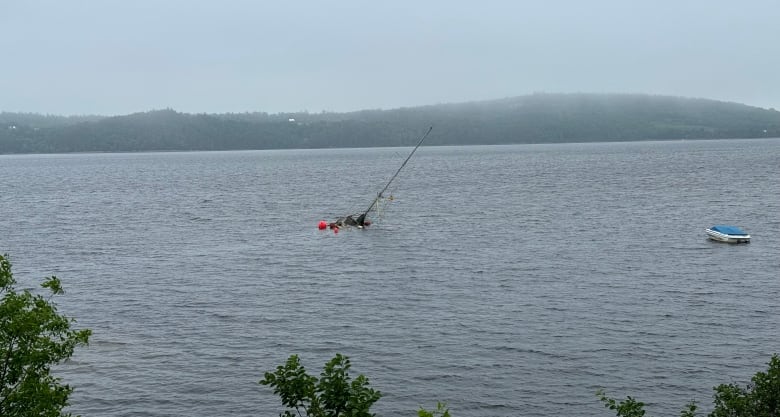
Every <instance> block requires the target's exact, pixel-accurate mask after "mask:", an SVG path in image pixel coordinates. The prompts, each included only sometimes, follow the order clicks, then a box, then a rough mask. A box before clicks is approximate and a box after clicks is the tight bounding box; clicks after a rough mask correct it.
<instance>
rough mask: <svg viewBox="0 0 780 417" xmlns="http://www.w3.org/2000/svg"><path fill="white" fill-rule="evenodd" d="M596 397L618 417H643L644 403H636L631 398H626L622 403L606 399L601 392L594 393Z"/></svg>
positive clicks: (604, 394)
mask: <svg viewBox="0 0 780 417" xmlns="http://www.w3.org/2000/svg"><path fill="white" fill-rule="evenodd" d="M596 395H597V396H598V397H599V399H600V400H601V402H603V403H604V407H607V408H609V409H610V410H613V411H615V412H616V414H617V416H619V417H642V416H644V415H645V403H643V402H641V401H637V400H635V399H634V398H632V397H631V396H628V397H626V399H625V400H623V401H617V400H615V399H614V398H609V397H607V395H606V393H604V391H602V390H599V391H598V392H596Z"/></svg>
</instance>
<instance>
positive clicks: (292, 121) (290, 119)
mask: <svg viewBox="0 0 780 417" xmlns="http://www.w3.org/2000/svg"><path fill="white" fill-rule="evenodd" d="M287 121H288V122H290V123H295V119H293V118H289V119H287Z"/></svg>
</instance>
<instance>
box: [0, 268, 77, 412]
mask: <svg viewBox="0 0 780 417" xmlns="http://www.w3.org/2000/svg"><path fill="white" fill-rule="evenodd" d="M15 284H16V281H15V280H14V278H13V274H12V273H11V263H10V262H9V261H8V257H7V255H6V256H0V295H1V296H2V302H0V416H2V417H33V416H35V417H59V416H68V415H70V414H65V413H63V412H62V409H63V408H64V407H65V406H67V405H68V396H69V395H70V393H71V392H72V391H73V388H71V387H70V386H68V385H63V384H62V383H61V381H60V379H59V378H55V377H54V376H52V375H51V373H50V372H51V366H52V365H55V364H58V363H61V362H62V361H64V360H66V359H68V358H70V357H71V356H72V355H73V351H74V349H75V348H76V346H78V345H85V344H87V342H88V340H89V336H90V334H91V332H90V331H89V330H86V329H85V330H72V329H71V324H72V323H73V320H72V319H70V318H68V317H66V316H63V315H61V314H59V313H58V312H57V309H56V307H55V306H54V304H52V303H51V299H50V298H48V299H47V298H44V297H43V296H41V295H34V294H32V293H31V292H30V291H28V290H25V291H17V290H16V289H15V288H14V285H15ZM42 287H44V288H47V289H49V290H50V291H51V294H52V296H54V295H57V294H62V293H63V290H62V284H61V283H60V280H59V279H57V278H56V277H53V276H52V277H49V278H47V279H46V281H45V282H44V283H43V284H42Z"/></svg>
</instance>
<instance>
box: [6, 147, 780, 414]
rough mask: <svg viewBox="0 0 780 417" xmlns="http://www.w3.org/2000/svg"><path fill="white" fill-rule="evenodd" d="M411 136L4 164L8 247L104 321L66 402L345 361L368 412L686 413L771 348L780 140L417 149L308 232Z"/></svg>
mask: <svg viewBox="0 0 780 417" xmlns="http://www.w3.org/2000/svg"><path fill="white" fill-rule="evenodd" d="M409 150H410V149H409V148H401V149H388V148H384V149H346V150H344V149H342V150H296V151H247V152H191V153H137V154H73V155H5V156H0V178H2V181H1V182H0V196H1V197H0V252H4V253H8V254H10V256H11V259H12V262H13V264H14V272H15V276H16V278H17V280H18V281H20V286H21V287H32V286H36V285H37V283H38V282H39V281H40V280H41V279H42V278H43V277H45V276H48V275H57V276H58V277H60V278H61V279H62V280H63V283H64V286H65V289H66V292H67V293H66V295H65V296H63V297H58V298H57V299H56V301H57V303H58V305H59V307H60V310H61V311H62V312H64V313H66V314H68V315H69V316H72V317H75V318H76V319H77V321H78V326H80V327H87V328H90V329H92V330H93V332H94V335H93V337H92V341H91V343H90V345H89V347H86V348H80V349H78V351H77V354H76V355H75V356H74V358H73V360H72V361H71V362H70V363H69V364H67V365H64V366H62V367H61V368H60V369H59V375H61V376H62V377H63V378H64V379H65V381H66V382H68V383H70V384H71V385H73V386H74V387H76V391H75V393H74V394H73V396H72V397H71V399H72V401H71V402H72V407H71V408H70V411H71V412H73V413H74V414H76V413H78V414H82V415H84V416H85V417H86V416H101V417H119V416H204V417H205V416H260V415H265V416H275V415H278V414H279V412H280V411H281V410H282V408H281V406H280V403H279V401H278V399H277V398H276V397H275V396H274V395H273V394H272V392H271V389H269V388H268V387H263V386H260V385H258V383H257V382H258V381H259V380H260V379H261V378H262V376H263V372H265V371H268V370H273V369H274V368H275V367H276V366H277V365H280V364H282V363H283V362H284V361H285V360H286V358H287V357H288V356H289V355H291V354H299V355H300V356H301V358H302V361H303V363H304V365H306V367H307V369H309V370H310V371H311V372H312V373H313V374H318V373H319V372H320V370H321V369H322V365H323V364H324V363H325V362H326V361H327V360H328V359H330V358H331V357H333V355H335V354H336V353H342V354H345V355H347V356H349V357H350V358H351V360H352V363H353V374H355V375H356V374H358V373H363V374H365V375H367V376H368V377H369V379H370V381H371V385H372V386H373V387H375V388H377V389H379V390H381V391H382V392H383V394H384V397H383V398H382V399H381V400H380V401H379V402H378V403H377V404H376V406H375V408H374V411H375V412H377V414H378V415H380V416H403V415H405V416H413V415H416V410H417V409H418V407H419V406H420V405H422V406H425V407H426V408H431V407H434V406H435V403H436V401H437V400H441V401H445V402H447V404H448V405H449V407H450V408H451V410H452V411H453V415H454V416H456V417H478V416H480V417H481V416H485V417H488V416H545V417H551V416H559V415H578V416H609V415H613V413H611V412H610V411H609V410H606V409H604V408H603V406H602V405H601V403H600V402H599V401H598V399H597V398H596V396H595V392H596V390H597V389H599V388H604V389H606V391H607V393H608V394H610V395H612V396H615V397H621V398H622V397H624V396H625V395H632V396H635V397H637V398H639V399H640V400H643V401H645V402H646V403H648V410H649V414H653V415H678V413H679V410H680V409H682V407H683V405H684V404H685V403H686V402H687V401H689V400H690V399H696V400H697V401H698V402H699V403H700V404H701V405H702V406H703V408H704V409H705V410H709V409H710V408H711V396H712V387H713V386H715V385H717V384H720V383H728V382H739V383H744V382H747V381H748V380H749V377H750V376H752V375H753V374H754V373H755V372H757V371H759V370H765V369H766V364H767V362H768V361H769V359H770V356H771V354H772V353H775V352H778V353H780V305H779V304H780V303H779V302H778V294H780V278H779V276H780V273H779V272H780V140H739V141H737V140H723V141H678V142H633V143H595V144H566V145H522V146H489V147H480V146H476V147H428V148H426V147H423V148H420V150H419V151H418V152H417V153H416V154H415V156H414V158H412V160H411V161H410V163H409V165H407V167H406V168H405V169H404V171H402V173H401V175H400V176H399V178H398V180H397V183H394V184H395V185H396V186H394V187H393V188H394V190H395V191H394V193H393V195H394V197H395V200H394V201H393V202H392V204H391V205H389V206H388V207H387V208H386V210H385V213H384V215H383V218H382V219H381V221H379V222H378V223H377V224H375V225H374V226H372V227H371V228H369V229H368V230H363V231H360V230H351V231H350V230H345V231H342V232H341V233H338V234H334V233H333V232H331V231H319V230H317V223H318V222H319V221H320V220H333V219H335V218H336V217H338V216H341V215H345V214H349V213H351V212H359V211H362V210H363V209H365V208H366V207H367V206H368V204H369V203H370V202H371V199H372V198H373V196H374V195H375V193H376V192H377V191H378V190H379V189H381V188H382V186H384V183H385V181H387V179H389V177H390V175H392V173H393V172H395V170H396V169H397V167H398V166H399V165H400V163H401V162H402V161H403V159H404V158H405V157H406V155H407V153H408V152H409ZM720 223H725V224H735V225H738V226H741V227H743V228H744V229H746V230H747V231H748V232H749V233H751V234H752V235H753V242H752V243H751V244H749V245H728V244H722V243H716V242H712V241H708V240H707V239H706V238H705V234H704V229H705V228H706V227H709V226H711V225H713V224H720Z"/></svg>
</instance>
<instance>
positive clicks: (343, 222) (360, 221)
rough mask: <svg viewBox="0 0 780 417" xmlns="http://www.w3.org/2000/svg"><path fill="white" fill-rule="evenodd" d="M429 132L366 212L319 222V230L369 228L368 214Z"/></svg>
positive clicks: (372, 210) (376, 207)
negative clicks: (328, 221)
mask: <svg viewBox="0 0 780 417" xmlns="http://www.w3.org/2000/svg"><path fill="white" fill-rule="evenodd" d="M431 130H433V126H431V127H429V128H428V131H427V132H425V134H424V135H423V137H422V138H421V139H420V141H419V142H417V145H416V146H415V147H414V149H412V152H411V153H409V156H407V157H406V159H405V160H404V162H403V163H402V164H401V166H400V167H398V170H397V171H395V174H393V176H392V177H390V181H388V182H387V184H385V187H384V188H382V191H380V192H379V193H378V194H377V195H376V197H375V198H374V200H373V201H372V202H371V205H370V206H368V208H367V209H366V211H364V212H362V213H356V214H352V215H349V216H345V217H339V218H338V219H336V220H335V221H333V222H330V223H327V222H325V221H324V220H322V221H320V224H319V229H320V230H323V229H326V228H330V229H333V230H334V231H338V230H339V229H340V228H344V227H357V228H358V229H362V228H364V227H368V226H370V225H371V220H370V219H369V218H368V216H369V213H371V212H376V211H378V210H379V207H380V203H381V202H382V201H383V200H385V195H384V194H385V192H386V191H387V189H388V188H390V184H392V183H393V180H394V179H395V177H397V176H398V174H399V173H400V172H401V170H402V169H404V167H405V166H406V163H407V162H409V160H410V159H412V155H414V153H415V152H416V151H417V148H419V147H420V145H422V143H423V141H424V140H425V138H427V137H428V134H429V133H431ZM389 199H392V196H390V198H389Z"/></svg>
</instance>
